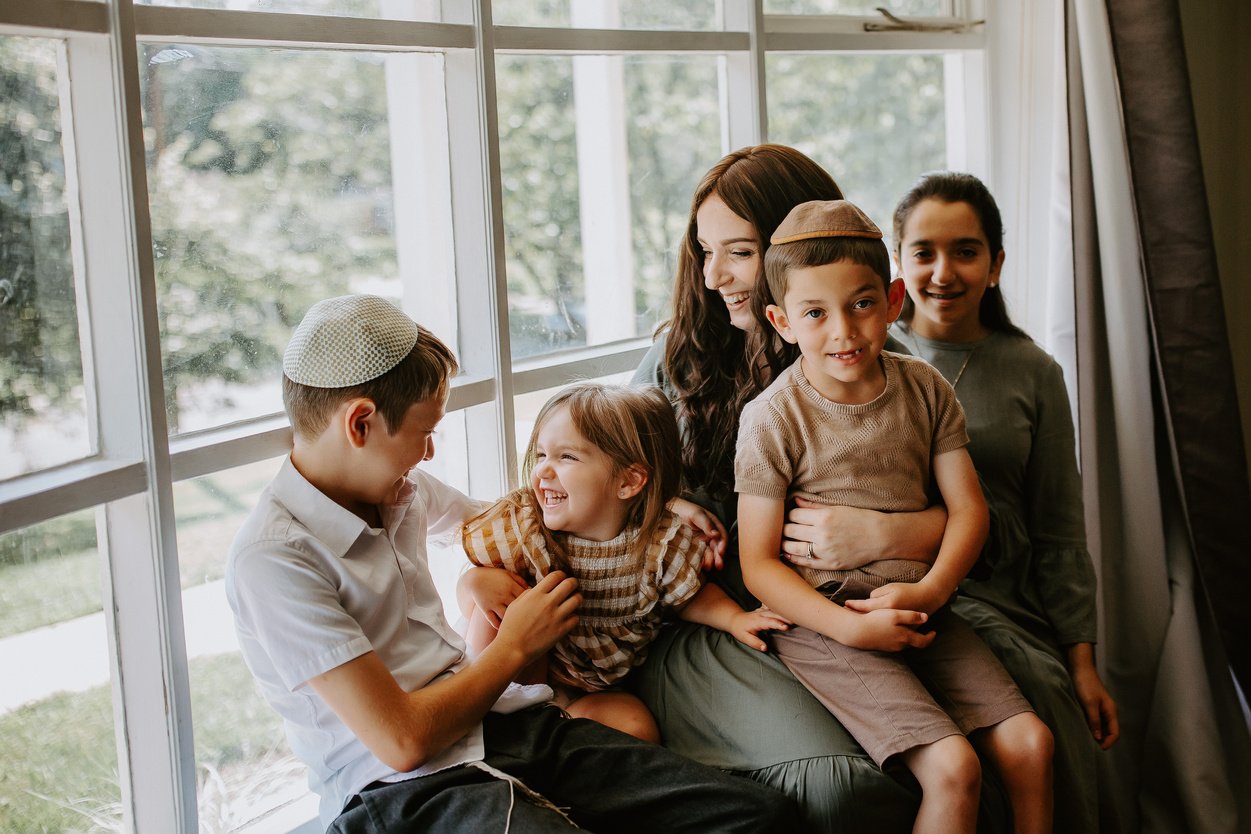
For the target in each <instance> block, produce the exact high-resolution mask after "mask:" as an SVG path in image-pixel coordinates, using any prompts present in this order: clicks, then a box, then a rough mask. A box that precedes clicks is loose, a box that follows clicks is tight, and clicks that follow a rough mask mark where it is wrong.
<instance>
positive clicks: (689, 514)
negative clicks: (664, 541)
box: [669, 498, 729, 570]
mask: <svg viewBox="0 0 1251 834" xmlns="http://www.w3.org/2000/svg"><path fill="white" fill-rule="evenodd" d="M669 509H670V510H671V511H672V512H673V514H674V515H676V516H677V517H678V518H680V519H682V523H683V524H685V525H686V526H687V527H690V528H691V529H693V530H695V532H696V533H698V534H699V537H700V538H701V539H703V542H704V545H705V546H704V564H703V569H704V570H712V569H714V568H715V569H717V570H720V569H721V568H722V567H724V566H725V548H726V542H727V541H728V539H729V537H728V536H727V535H726V533H725V525H723V524H722V523H721V519H719V518H717V517H716V515H714V514H713V513H710V512H708V510H705V509H704V508H703V507H701V506H699V505H698V504H696V503H695V502H694V501H688V500H686V499H685V498H674V499H673V500H672V501H670V502H669Z"/></svg>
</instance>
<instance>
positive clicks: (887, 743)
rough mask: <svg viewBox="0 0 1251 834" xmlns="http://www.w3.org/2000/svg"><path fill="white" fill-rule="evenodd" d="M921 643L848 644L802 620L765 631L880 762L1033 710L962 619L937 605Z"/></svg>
mask: <svg viewBox="0 0 1251 834" xmlns="http://www.w3.org/2000/svg"><path fill="white" fill-rule="evenodd" d="M929 623H930V625H931V626H932V627H933V628H934V630H935V631H936V632H937V633H938V635H937V636H936V637H935V638H934V642H932V643H930V645H929V646H928V647H926V648H924V649H905V650H903V651H902V652H878V651H869V650H865V649H853V648H851V647H850V646H844V645H843V644H842V643H839V642H838V641H837V640H832V639H830V638H829V637H826V636H825V635H823V634H820V633H818V632H815V631H813V630H811V629H808V628H803V627H802V626H794V627H792V628H791V629H790V630H789V631H778V632H774V633H773V646H774V649H775V651H776V652H777V654H778V657H779V658H781V660H782V662H783V663H785V664H786V667H787V668H788V669H790V670H791V672H792V674H794V675H795V677H796V678H797V679H798V680H799V682H800V683H802V684H803V685H804V686H805V687H806V688H807V689H808V691H809V692H811V693H812V694H813V695H814V696H816V698H817V700H819V701H820V702H821V703H822V704H824V705H825V708H826V709H828V710H829V711H830V712H831V713H833V715H834V717H835V718H837V719H838V720H839V721H840V722H841V723H842V724H843V726H844V727H846V728H847V732H849V733H851V734H852V736H854V737H855V739H856V741H858V742H860V746H861V747H863V748H864V749H865V752H867V753H868V754H869V756H870V757H871V758H872V759H873V761H875V762H877V763H878V764H879V765H881V764H882V763H883V762H885V761H886V760H887V759H889V758H890V757H891V756H893V755H895V754H897V753H903V752H905V751H907V750H911V749H913V748H914V747H920V746H922V745H925V744H932V743H933V742H935V741H938V740H939V739H941V738H946V737H947V736H950V735H956V734H957V733H961V734H964V735H968V734H969V733H971V732H973V731H974V730H979V729H982V728H984V727H991V726H993V725H995V724H998V723H999V722H1001V721H1003V720H1005V719H1007V718H1011V717H1012V716H1014V715H1017V714H1019V713H1023V712H1033V710H1032V709H1031V708H1030V705H1029V702H1028V701H1026V700H1025V697H1024V696H1023V695H1022V694H1021V691H1020V690H1019V689H1017V686H1016V684H1015V683H1014V682H1013V681H1012V678H1011V676H1009V675H1008V672H1007V671H1006V670H1005V669H1004V668H1003V666H1001V665H1000V663H999V661H998V660H997V659H996V658H995V656H994V655H993V654H992V653H991V651H990V649H989V648H987V647H986V644H985V643H983V642H982V641H981V639H980V638H979V637H978V636H977V634H975V633H974V631H973V629H972V628H971V627H970V626H969V625H968V623H966V622H965V621H964V620H962V619H960V618H959V617H958V616H957V615H956V614H954V613H952V612H951V610H950V609H949V608H945V607H944V608H942V609H941V610H939V611H938V612H936V613H935V614H934V615H933V616H931V617H930V620H929Z"/></svg>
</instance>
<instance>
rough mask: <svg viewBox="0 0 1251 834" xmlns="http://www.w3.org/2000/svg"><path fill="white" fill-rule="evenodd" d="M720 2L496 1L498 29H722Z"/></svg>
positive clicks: (494, 10) (494, 16)
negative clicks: (533, 27) (568, 27)
mask: <svg viewBox="0 0 1251 834" xmlns="http://www.w3.org/2000/svg"><path fill="white" fill-rule="evenodd" d="M720 5H721V4H720V3H718V2H717V0H648V2H638V0H537V2H536V0H493V2H492V3H491V20H492V22H494V23H495V24H496V25H497V26H543V27H565V26H575V27H579V28H586V29H664V30H678V31H683V30H685V31H701V30H708V29H719V28H721V27H720V23H719V17H718V12H717V10H718V7H719V6H720Z"/></svg>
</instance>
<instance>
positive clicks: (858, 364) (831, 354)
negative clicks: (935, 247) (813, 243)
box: [766, 261, 904, 405]
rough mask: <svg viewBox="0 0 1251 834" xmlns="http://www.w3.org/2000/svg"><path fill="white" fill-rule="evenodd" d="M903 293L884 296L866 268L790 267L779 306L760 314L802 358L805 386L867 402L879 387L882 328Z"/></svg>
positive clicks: (895, 286) (893, 289) (843, 264)
mask: <svg viewBox="0 0 1251 834" xmlns="http://www.w3.org/2000/svg"><path fill="white" fill-rule="evenodd" d="M903 296H904V290H903V286H902V285H901V284H900V283H899V282H898V281H896V282H894V283H892V284H891V286H890V292H889V294H888V293H887V292H886V291H885V290H883V289H882V278H881V276H879V275H878V274H877V272H876V271H874V270H873V268H872V267H869V266H866V265H864V264H857V263H852V262H850V261H838V262H836V263H830V264H822V265H820V266H805V267H793V268H791V269H790V270H789V272H788V274H787V288H786V297H785V298H784V299H783V300H782V305H781V306H778V305H776V304H771V305H769V307H768V308H767V310H766V315H767V316H768V317H769V321H770V323H771V324H773V326H774V327H775V328H776V329H777V331H778V333H780V334H781V336H782V338H783V339H785V340H786V341H788V342H790V343H791V344H798V345H799V349H800V351H801V352H802V353H803V357H804V358H803V371H804V376H805V377H807V379H808V382H809V383H811V384H812V387H813V388H816V389H817V390H818V391H819V392H821V394H822V395H823V396H825V397H827V398H828V399H830V400H833V401H834V402H838V403H846V404H849V405H854V404H860V403H867V402H870V401H871V400H873V399H874V398H875V397H877V396H878V395H879V394H881V393H882V391H883V390H884V388H885V385H886V379H885V377H884V376H883V374H882V368H881V365H879V364H878V361H877V358H878V356H879V355H880V354H881V352H882V348H883V347H884V346H885V345H886V329H887V327H889V326H890V323H891V322H892V321H894V320H895V317H896V316H898V315H899V308H900V307H901V306H902V305H903Z"/></svg>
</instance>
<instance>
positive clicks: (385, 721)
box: [308, 571, 582, 773]
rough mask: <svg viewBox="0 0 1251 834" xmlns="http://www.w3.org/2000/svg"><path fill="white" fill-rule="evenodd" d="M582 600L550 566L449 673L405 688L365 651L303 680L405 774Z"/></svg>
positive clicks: (454, 734) (470, 721)
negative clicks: (488, 637)
mask: <svg viewBox="0 0 1251 834" xmlns="http://www.w3.org/2000/svg"><path fill="white" fill-rule="evenodd" d="M581 604H582V596H581V595H580V594H578V593H577V581H576V580H574V579H566V578H565V575H564V574H563V573H561V572H560V571H555V572H553V573H550V574H548V575H547V576H546V577H544V578H543V580H542V581H541V582H539V583H538V584H537V585H535V586H534V587H533V588H531V589H530V590H528V591H526V592H525V593H523V594H521V595H520V596H518V597H517V599H516V600H514V601H513V603H512V604H511V605H510V606H509V607H508V611H507V612H506V613H505V616H504V620H503V622H502V623H501V624H500V630H499V634H498V635H496V638H495V640H494V641H493V642H492V643H491V644H490V645H489V646H487V647H486V648H485V649H483V651H482V653H481V654H480V655H479V656H478V657H477V658H476V659H475V660H474V661H473V662H472V663H470V664H469V666H467V667H466V668H464V669H462V670H461V671H459V672H457V673H456V674H454V675H449V676H447V677H444V678H441V679H440V680H437V681H435V682H434V683H431V684H430V685H428V686H425V687H423V688H421V689H418V690H416V691H414V692H405V691H404V690H403V689H401V688H400V686H399V684H398V683H396V680H395V678H394V676H392V674H391V672H390V670H389V669H387V667H386V665H385V664H383V662H382V660H381V658H379V657H378V655H377V654H376V653H374V652H369V653H367V654H364V655H361V656H360V657H357V658H355V659H353V660H350V661H348V662H347V663H344V664H343V665H342V666H337V667H335V668H334V669H331V670H330V671H329V672H325V673H323V674H321V675H318V676H317V677H314V678H311V679H310V680H309V682H308V683H309V685H310V686H311V687H312V688H313V691H314V692H316V693H317V695H318V696H319V697H320V698H321V699H322V700H324V701H325V702H326V704H327V705H328V706H329V707H330V708H331V709H332V710H334V712H335V714H336V715H338V716H339V718H340V719H341V720H342V721H343V723H344V724H346V725H347V727H348V729H350V730H351V731H352V732H353V733H355V734H356V737H357V738H359V739H360V740H361V742H362V743H363V744H364V745H365V746H366V747H368V748H369V751H370V752H371V753H373V754H374V755H375V756H377V757H378V758H379V759H380V760H381V761H382V762H383V763H385V764H386V765H387V766H388V767H391V768H394V769H395V770H396V771H398V772H400V773H406V772H408V771H410V770H413V769H415V768H417V767H420V766H421V764H422V763H423V762H425V761H427V760H429V759H430V758H431V757H433V756H436V755H438V754H439V753H441V752H442V751H443V750H445V749H447V748H448V747H449V746H451V745H452V744H453V743H455V742H456V741H457V740H458V739H460V738H461V737H462V736H464V735H465V734H466V733H467V732H469V731H470V730H471V729H473V727H474V726H475V725H476V724H477V723H478V722H480V721H481V720H482V717H483V716H484V715H486V713H487V711H488V710H490V708H491V706H492V705H493V704H494V703H495V701H496V699H498V698H499V696H500V693H502V692H503V691H504V689H505V687H507V686H508V683H509V682H510V681H511V680H512V679H513V678H514V677H516V675H517V673H518V672H520V671H521V670H522V669H524V668H525V667H527V666H528V665H530V663H532V662H533V661H535V660H536V659H538V658H539V657H541V656H542V655H543V654H545V653H546V652H547V651H548V649H550V648H551V647H552V644H554V643H555V642H556V641H557V640H559V639H560V638H561V637H563V636H564V635H566V634H568V633H569V631H570V629H572V628H573V626H574V625H575V624H576V623H577V619H578V618H577V614H576V611H577V609H578V606H579V605H581Z"/></svg>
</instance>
